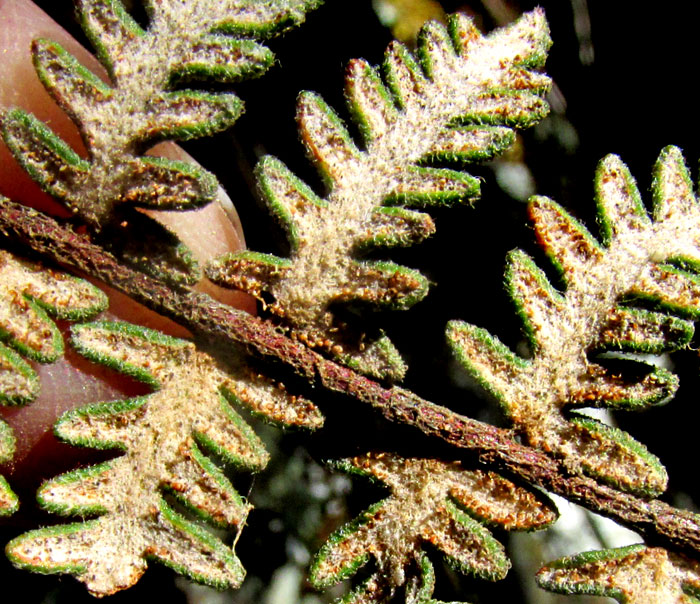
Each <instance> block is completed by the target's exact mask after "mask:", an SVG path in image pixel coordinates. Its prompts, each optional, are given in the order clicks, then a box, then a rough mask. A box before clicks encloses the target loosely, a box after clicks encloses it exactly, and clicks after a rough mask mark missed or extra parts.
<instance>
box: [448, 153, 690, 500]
mask: <svg viewBox="0 0 700 604" xmlns="http://www.w3.org/2000/svg"><path fill="white" fill-rule="evenodd" d="M653 191H654V213H653V218H652V217H650V216H649V215H648V214H647V212H646V210H645V209H644V206H643V205H642V203H641V199H640V196H639V192H638V190H637V187H636V184H635V183H634V180H633V179H632V176H631V175H630V174H629V171H628V170H627V168H626V167H625V165H624V164H623V163H622V162H621V161H620V160H619V158H617V157H614V156H610V157H608V158H606V159H605V160H603V162H602V163H601V165H600V168H599V170H598V174H597V177H596V198H597V203H598V208H599V214H600V221H601V223H602V225H603V228H602V231H603V243H602V244H601V243H599V242H598V241H597V240H596V239H594V237H593V236H592V235H591V234H590V233H589V232H588V230H587V229H586V228H585V227H584V226H583V225H582V224H581V223H579V222H578V221H577V220H575V219H574V218H573V217H571V216H570V215H569V214H567V213H566V212H565V211H564V210H563V209H562V208H561V207H560V206H559V205H557V204H556V203H554V202H553V201H551V200H549V199H546V198H535V199H534V200H533V201H531V203H530V214H531V216H532V219H533V221H534V224H535V231H536V233H537V237H538V240H539V242H540V244H541V245H542V246H543V247H544V249H545V251H546V252H547V253H548V254H549V256H550V258H551V259H552V261H553V262H554V264H555V265H556V266H557V268H558V269H559V270H560V272H561V274H562V277H563V280H564V282H565V284H566V290H565V291H564V292H559V291H557V290H556V289H555V288H554V287H553V286H552V285H551V284H550V282H549V281H548V279H547V277H546V276H545V274H544V272H543V271H542V270H541V269H539V268H538V267H537V266H536V265H535V263H534V262H533V261H532V259H530V258H529V257H528V256H527V255H526V254H524V253H523V252H520V251H517V252H514V253H512V254H511V255H510V257H509V259H508V270H507V276H506V282H507V287H508V289H509V292H510V295H511V297H512V298H513V300H514V301H515V304H516V307H517V309H518V312H519V314H520V316H521V318H522V320H523V323H524V324H525V332H526V335H527V337H528V339H529V342H530V348H531V350H532V358H531V359H527V360H526V359H523V358H520V357H518V356H517V355H515V354H514V353H512V352H511V351H509V350H508V349H507V348H506V347H505V346H503V344H501V343H500V342H499V341H498V340H497V338H495V337H494V336H492V335H491V334H489V333H487V332H486V331H485V330H482V329H480V328H477V327H475V326H473V325H469V324H466V323H463V322H457V321H455V322H452V323H451V324H450V326H449V329H448V338H449V340H450V342H451V344H452V346H453V347H454V349H455V352H456V354H457V356H458V357H459V359H460V360H461V362H462V364H463V365H464V366H465V367H466V369H467V370H468V371H469V372H470V373H472V374H473V375H474V376H475V377H476V378H477V379H478V380H480V381H481V383H482V384H483V385H484V386H485V387H486V388H487V389H488V390H489V391H490V392H492V393H493V394H494V395H495V396H496V398H497V399H498V400H499V401H500V403H501V404H502V406H503V408H504V410H505V412H506V413H507V414H508V415H509V417H510V418H511V420H512V422H513V424H514V425H515V426H516V427H517V428H518V429H519V430H521V431H522V432H523V433H524V434H525V435H526V436H527V438H528V440H529V442H530V444H532V445H534V446H537V447H540V448H543V449H544V450H546V451H551V452H553V453H554V454H555V455H557V456H559V457H561V458H563V459H564V461H565V463H566V464H567V465H568V466H569V467H572V468H576V469H577V470H578V471H581V472H584V473H587V474H590V475H592V476H595V477H597V478H599V479H601V480H603V481H606V482H609V483H611V484H613V485H614V486H616V487H618V488H621V489H624V490H629V491H633V492H637V493H642V494H646V495H654V494H657V493H660V492H661V491H663V490H664V489H665V486H666V472H665V470H664V468H663V467H662V466H661V464H660V462H659V460H658V459H657V458H656V457H655V456H653V455H652V454H650V453H649V452H648V451H647V450H646V448H645V447H644V446H643V445H641V444H640V443H638V442H637V441H635V440H634V439H632V437H631V436H629V435H628V434H626V433H624V432H622V431H620V430H617V429H615V428H611V427H609V426H606V425H604V424H601V423H600V422H597V421H595V420H592V419H590V418H587V417H584V416H580V415H575V414H567V415H564V413H563V409H564V408H565V407H586V406H597V407H610V408H614V409H643V408H647V407H649V406H650V405H654V404H658V403H660V402H664V401H666V400H667V399H668V398H669V397H671V396H672V395H673V393H674V392H675V390H676V388H677V378H676V377H675V376H674V375H672V374H671V373H669V372H668V371H666V370H663V369H659V368H653V367H646V368H641V371H640V370H639V368H638V371H637V372H631V373H629V374H628V373H625V371H624V370H623V371H620V369H619V367H618V366H611V365H606V361H603V360H598V357H595V356H594V354H595V353H598V352H600V351H604V350H628V351H636V352H645V351H649V350H653V351H655V352H659V351H662V350H671V349H673V348H675V347H679V346H683V345H684V343H687V342H688V340H689V337H690V335H691V334H692V324H690V323H689V322H687V321H685V320H683V319H682V318H678V317H677V315H681V316H683V315H685V316H688V317H695V316H697V315H698V313H699V312H700V304H699V302H698V300H700V298H699V297H698V294H699V293H700V289H699V287H700V278H698V277H697V275H696V274H695V273H694V272H693V271H692V270H691V271H689V270H683V269H681V268H678V266H679V264H678V263H679V262H680V261H682V262H684V266H693V265H694V264H696V263H697V261H698V259H699V258H700V248H699V247H698V246H697V239H696V237H695V235H694V233H697V229H698V228H700V206H699V205H698V202H697V200H696V198H695V196H694V194H693V191H692V184H691V182H690V179H689V176H688V172H687V169H686V167H685V165H684V163H683V158H682V156H681V154H680V151H679V150H678V149H676V148H673V147H669V148H667V149H665V150H664V151H663V152H662V154H661V157H660V158H659V160H658V163H657V166H656V174H655V179H654V186H653ZM639 301H643V302H644V303H645V304H654V305H655V306H656V307H657V308H658V310H657V311H650V310H648V309H644V308H637V307H636V304H638V302H639ZM671 325H674V326H675V327H673V328H671V331H669V327H670V326H671ZM678 334H685V335H684V336H683V337H681V338H675V335H678ZM607 363H609V361H607ZM627 371H629V366H628V370H627Z"/></svg>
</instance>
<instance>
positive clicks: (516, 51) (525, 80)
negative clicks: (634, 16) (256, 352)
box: [207, 11, 550, 379]
mask: <svg viewBox="0 0 700 604" xmlns="http://www.w3.org/2000/svg"><path fill="white" fill-rule="evenodd" d="M549 43H550V41H549V36H548V30H547V26H546V23H545V20H544V15H543V14H542V12H541V11H535V12H533V13H531V14H529V15H526V16H524V17H523V18H521V19H520V20H519V21H518V22H517V23H516V24H514V25H512V26H510V27H508V28H505V29H502V30H499V31H496V32H494V33H492V34H490V35H488V36H482V35H481V34H480V33H479V32H478V31H477V29H476V27H475V26H474V25H473V24H472V23H471V21H470V20H469V19H468V18H467V17H465V16H462V15H456V16H454V17H453V18H452V20H451V24H450V29H449V32H448V30H447V29H446V28H444V27H443V26H441V25H438V24H436V23H433V24H430V25H428V26H426V27H425V28H424V30H423V33H422V36H421V39H420V42H419V47H418V54H419V60H420V64H419V63H418V62H417V59H415V58H414V57H413V56H412V55H411V53H410V52H409V51H408V50H407V49H406V48H405V47H404V46H403V45H401V44H399V43H394V44H392V45H391V46H390V47H389V49H388V50H387V53H386V60H385V68H386V77H385V78H382V77H381V76H380V75H379V73H378V71H377V70H376V69H375V68H373V67H371V66H370V65H368V64H367V63H366V62H364V61H361V60H355V61H352V62H351V63H350V65H349V67H348V75H347V79H346V96H347V98H348V103H349V106H350V110H351V112H352V114H353V116H354V118H355V121H356V123H357V124H358V126H359V128H360V131H361V133H362V138H363V147H360V146H359V145H358V144H357V143H356V142H355V141H354V140H353V139H352V137H351V135H350V133H349V132H348V130H347V128H346V127H345V126H344V124H343V123H342V121H341V119H340V117H339V116H338V115H337V114H336V113H335V112H334V111H333V109H331V108H330V107H329V106H328V105H327V104H326V103H325V102H324V101H323V99H321V98H320V97H319V96H318V95H315V94H312V93H308V92H307V93H302V94H301V95H300V97H299V101H298V108H297V120H298V123H299V131H300V133H301V137H302V140H303V142H304V145H305V146H306V149H307V152H308V154H309V156H310V158H311V160H312V162H313V163H314V164H315V166H316V168H317V169H318V171H319V172H320V174H321V176H322V177H323V179H324V181H325V182H326V184H327V187H328V191H329V192H328V195H327V196H326V198H324V199H322V198H320V197H319V196H318V195H316V194H315V193H314V192H313V191H312V190H311V189H310V188H309V187H308V186H307V185H306V184H305V183H303V182H302V181H301V180H300V179H298V178H297V177H296V176H295V175H294V174H292V173H291V172H290V171H289V170H288V169H287V168H286V167H285V166H284V164H282V163H281V162H280V161H279V160H277V159H273V158H269V157H268V158H264V159H263V160H262V161H261V162H260V163H259V164H258V166H257V176H258V184H259V189H260V193H261V195H262V197H263V199H264V201H265V202H266V203H267V205H268V207H269V209H270V211H271V213H272V214H273V215H274V216H275V217H277V218H278V219H279V221H280V222H281V223H282V225H283V227H284V228H285V230H286V231H287V235H288V238H289V242H290V244H291V257H290V258H289V259H274V258H272V257H270V256H266V257H264V258H263V257H257V258H256V259H255V262H251V261H252V258H251V256H250V254H248V253H239V254H232V255H228V256H225V257H222V258H220V259H218V260H217V261H216V262H214V263H212V264H211V265H210V267H209V269H208V271H207V272H208V275H209V276H210V278H212V279H213V280H214V281H216V282H217V283H219V284H222V285H228V286H231V287H236V288H238V289H242V290H244V291H247V292H249V293H251V294H253V295H255V296H257V297H259V298H260V299H261V300H262V301H263V303H264V304H265V305H266V306H269V308H270V310H271V311H272V312H274V313H275V314H277V315H279V316H282V317H283V319H284V322H286V324H288V325H289V326H291V327H292V328H293V330H295V332H296V333H297V334H300V335H301V337H303V338H304V341H306V342H309V344H310V345H312V346H317V347H321V348H324V349H326V350H328V351H330V352H332V353H334V354H335V355H337V356H338V357H339V358H340V359H342V360H343V362H345V363H347V364H349V365H350V366H352V367H355V368H357V369H359V370H361V371H363V372H366V373H369V374H371V375H374V376H377V377H386V378H392V379H398V378H400V377H402V375H403V373H404V371H405V366H404V364H403V362H402V361H401V359H400V356H399V355H398V353H397V351H396V349H395V348H394V347H393V345H392V344H391V343H390V342H389V340H388V339H387V338H386V337H381V336H377V335H376V334H368V333H364V334H361V335H359V336H358V335H356V334H354V335H353V334H351V332H350V329H348V328H347V325H345V324H344V323H343V321H342V320H341V319H340V318H339V317H338V316H337V315H336V314H335V313H334V310H333V306H334V305H337V304H338V303H343V304H354V305H360V306H367V305H369V306H375V307H376V306H379V307H385V308H395V309H404V308H408V307H410V306H411V305H413V304H415V303H416V302H418V301H419V300H420V299H421V298H423V297H424V296H425V294H426V293H427V290H428V280H427V279H426V278H425V277H424V276H422V275H421V274H420V273H418V272H416V271H414V270H411V269H408V268H404V267H400V266H398V265H394V264H390V263H387V262H382V263H377V262H373V263H371V262H369V261H367V260H363V259H362V257H361V256H362V253H363V252H366V251H367V250H368V249H373V248H384V247H391V246H397V245H402V246H408V245H413V244H415V243H418V242H420V241H422V240H423V239H425V238H426V237H428V236H429V235H430V234H432V232H433V231H434V228H435V227H434V224H433V221H432V220H431V218H430V217H429V216H428V215H427V214H423V213H420V212H417V211H415V210H412V209H408V207H409V206H431V205H433V206H434V205H449V204H452V203H456V202H461V201H465V200H471V199H474V198H475V197H476V196H477V195H478V192H479V182H478V180H477V179H476V178H474V177H472V176H470V175H469V174H467V173H466V172H463V171H461V170H455V169H445V168H436V167H432V166H430V165H426V164H429V163H430V162H431V161H435V160H438V161H440V162H445V161H448V162H452V163H458V164H459V163H461V162H464V161H474V160H481V159H485V158H488V157H491V156H493V155H495V154H497V153H500V152H502V151H503V150H504V149H505V148H506V147H507V146H508V145H509V144H510V143H511V142H512V140H513V136H514V135H513V130H512V128H514V127H527V126H529V125H531V124H532V123H534V122H535V121H537V120H538V119H540V118H542V117H543V116H544V115H545V114H546V112H547V105H546V103H545V102H544V100H543V99H542V96H543V94H544V92H545V91H546V90H547V89H548V87H549V79H548V78H547V77H546V76H544V75H541V74H539V73H537V72H536V71H534V70H533V68H535V67H538V66H541V65H542V63H543V61H544V57H545V54H546V51H547V48H548V47H549ZM396 206H405V207H396ZM271 300H272V301H271ZM360 331H361V330H360Z"/></svg>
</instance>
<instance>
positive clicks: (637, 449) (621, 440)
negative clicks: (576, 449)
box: [569, 413, 668, 497]
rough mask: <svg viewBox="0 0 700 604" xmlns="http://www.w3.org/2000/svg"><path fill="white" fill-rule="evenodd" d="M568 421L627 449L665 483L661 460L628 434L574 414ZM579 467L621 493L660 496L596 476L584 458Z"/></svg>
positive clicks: (665, 477)
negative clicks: (621, 491)
mask: <svg viewBox="0 0 700 604" xmlns="http://www.w3.org/2000/svg"><path fill="white" fill-rule="evenodd" d="M569 421H570V422H571V423H573V424H577V425H579V426H582V427H584V428H586V429H587V430H590V431H591V432H593V433H597V434H600V435H602V436H603V437H608V438H609V439H610V440H612V441H614V442H616V443H617V444H619V445H620V446H622V447H623V448H625V449H627V450H628V451H631V452H632V453H633V454H635V455H636V456H637V457H639V458H640V459H641V461H642V462H643V463H645V464H647V465H648V466H649V467H650V468H651V469H652V470H653V471H655V472H657V473H658V475H659V477H660V478H661V479H662V482H664V483H665V482H666V480H667V479H668V474H667V472H666V468H664V466H663V464H662V463H661V460H660V459H659V458H658V457H656V455H654V454H653V453H651V452H650V451H649V450H648V449H647V448H646V447H645V446H644V445H643V444H642V443H640V442H639V441H638V440H635V439H634V438H632V436H631V435H630V434H629V433H628V432H625V431H624V430H620V429H619V428H614V427H612V426H608V425H607V424H603V423H602V422H599V421H598V420H595V419H593V418H590V417H587V416H584V415H579V414H576V413H572V414H571V417H570V418H569ZM581 467H582V468H583V469H584V471H585V472H586V473H588V474H589V475H591V476H593V477H594V478H597V479H599V480H601V481H602V482H604V483H606V484H608V485H611V486H613V487H615V488H618V489H621V490H623V491H628V492H636V493H643V494H644V495H646V496H649V497H656V496H657V495H659V494H660V491H656V490H653V489H646V488H643V487H641V486H638V485H635V484H630V485H625V484H622V483H619V482H617V481H615V480H613V479H612V478H611V477H609V476H606V475H603V474H598V473H597V472H595V471H593V470H592V469H591V468H590V467H589V466H588V464H587V463H586V459H585V458H584V459H583V460H582V463H581Z"/></svg>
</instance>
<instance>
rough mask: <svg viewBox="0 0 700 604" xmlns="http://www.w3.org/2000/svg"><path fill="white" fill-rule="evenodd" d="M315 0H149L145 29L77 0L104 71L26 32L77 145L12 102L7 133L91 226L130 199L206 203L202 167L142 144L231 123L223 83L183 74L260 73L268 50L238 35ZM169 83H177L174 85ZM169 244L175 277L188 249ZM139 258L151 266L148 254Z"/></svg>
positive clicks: (104, 0) (233, 111) (158, 205)
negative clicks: (202, 85)
mask: <svg viewBox="0 0 700 604" xmlns="http://www.w3.org/2000/svg"><path fill="white" fill-rule="evenodd" d="M317 4H318V0H275V1H274V2H264V3H260V2H258V3H251V2H246V1H245V0H226V1H224V2H218V1H213V0H195V1H193V2H188V3H187V4H186V5H185V4H183V3H181V2H177V1H173V0H168V1H165V2H152V1H148V2H146V5H147V9H148V13H149V26H148V28H147V29H146V30H144V29H142V28H141V27H140V26H139V25H138V24H137V23H136V22H135V21H134V20H133V18H132V17H131V16H130V15H129V14H128V12H127V11H126V10H125V8H124V6H123V5H122V3H121V2H120V1H119V0H80V1H79V2H78V12H79V16H80V20H81V23H82V26H83V28H84V30H85V32H86V34H87V35H88V37H89V38H90V39H91V41H92V42H93V44H94V46H95V48H96V49H97V53H98V57H99V58H100V60H101V61H102V63H103V65H104V66H105V68H106V69H107V71H108V72H109V76H110V81H109V83H106V82H104V81H102V80H101V79H100V78H99V77H97V76H96V75H94V74H93V73H92V72H90V71H89V70H88V69H86V68H85V67H83V66H82V65H81V64H80V63H79V61H78V60H77V59H76V58H75V57H73V56H72V55H71V54H70V53H68V52H67V51H66V50H65V49H64V48H63V47H61V45H60V44H58V43H56V42H52V41H49V40H44V39H39V40H35V41H34V43H33V45H32V54H33V58H34V64H35V66H36V70H37V74H38V76H39V78H40V80H41V81H42V83H43V84H44V86H45V87H46V89H47V90H48V91H49V92H50V93H51V95H52V96H53V97H54V98H55V100H56V101H57V102H58V104H59V105H60V106H61V107H62V108H63V109H64V110H65V111H66V112H67V113H68V115H69V116H70V117H71V119H72V120H73V121H74V122H75V123H76V125H77V126H78V128H79V129H80V133H81V136H82V139H83V142H84V144H85V148H86V150H87V157H86V158H83V157H80V156H79V155H78V154H77V153H76V152H75V151H74V150H73V149H71V148H70V147H69V146H68V145H67V144H66V143H65V142H64V141H63V140H61V139H60V137H59V136H57V135H56V134H55V133H54V132H52V131H51V130H50V129H49V128H48V127H47V126H45V125H44V124H42V123H41V122H39V121H38V120H37V119H36V118H35V117H34V116H32V115H31V114H28V113H26V112H24V111H23V110H21V109H13V110H11V111H8V112H7V113H6V114H5V115H4V116H3V118H2V133H3V137H4V139H5V142H6V143H7V146H8V147H9V148H10V150H11V151H12V153H13V155H14V156H15V158H16V159H17V161H18V162H19V163H20V164H21V165H22V166H23V167H24V168H25V169H26V170H27V171H28V172H29V174H30V175H31V176H32V178H33V179H34V180H35V181H36V182H37V183H39V185H40V186H41V187H42V188H43V189H44V190H45V191H47V192H48V193H49V194H51V195H52V196H53V197H55V198H56V199H57V200H59V201H61V202H62V203H63V204H64V205H65V206H66V207H67V208H68V209H70V210H71V211H72V212H73V213H74V214H76V215H77V216H79V217H80V218H81V219H82V220H83V221H85V222H87V223H88V224H90V225H92V226H93V227H95V228H96V229H97V230H99V229H101V228H102V227H104V226H105V225H106V224H107V223H110V222H116V214H117V213H119V214H120V215H119V222H124V220H125V219H126V218H125V216H126V217H127V218H128V219H131V217H132V214H131V213H127V214H126V215H122V214H123V213H124V212H125V211H126V210H125V208H128V207H131V206H139V207H147V208H155V209H180V210H182V209H189V208H194V207H198V206H201V205H203V204H207V203H209V202H210V201H212V200H213V199H214V196H215V195H216V191H217V181H216V178H215V177H214V176H213V175H212V174H210V173H209V172H207V171H206V170H204V169H203V168H201V167H199V166H197V165H194V164H191V163H186V162H182V161H175V160H169V159H163V158H157V159H156V158H153V157H146V156H144V152H145V151H146V150H147V149H148V148H149V147H151V146H153V145H154V144H155V143H157V142H159V141H162V140H166V139H167V140H186V139H190V138H194V137H201V136H207V135H210V134H213V133H215V132H218V131H220V130H222V129H225V128H227V127H229V126H230V125H231V124H233V122H235V121H236V119H237V118H238V117H239V115H240V114H241V112H242V106H243V104H242V102H241V101H240V100H239V99H238V98H237V97H236V96H235V95H234V94H233V93H230V92H224V93H215V94H213V93H206V92H202V91H200V90H196V89H185V90H183V89H181V88H182V85H183V84H184V83H190V82H192V81H197V80H202V79H207V80H211V79H215V80H218V81H224V82H234V81H238V80H240V79H243V78H249V77H253V76H256V75H259V74H261V73H262V72H264V71H266V70H267V69H268V68H269V67H270V66H271V65H272V62H273V54H272V52H271V51H270V50H269V49H268V48H266V47H265V46H264V45H262V44H260V43H259V42H255V41H254V40H252V39H247V40H244V39H241V38H240V36H241V35H246V36H249V37H257V38H262V37H265V36H268V35H271V34H273V33H275V32H278V31H280V30H283V29H286V28H287V27H289V26H292V25H295V24H297V23H299V22H300V21H302V20H303V18H304V15H305V13H306V11H308V10H310V9H312V8H314V7H315V6H316V5H317ZM176 84H177V85H178V87H179V88H180V89H178V90H173V87H174V86H175V85H176ZM120 208H121V209H120ZM142 220H143V219H142ZM129 221H130V220H129ZM151 222H152V221H151ZM137 226H138V225H137ZM149 228H150V227H149ZM149 228H145V229H143V233H148V231H149ZM111 236H114V234H111ZM151 237H154V235H152V234H151ZM119 239H120V242H121V240H122V239H123V238H122V237H119ZM136 239H137V240H138V239H139V237H138V236H137V237H136ZM132 255H133V256H134V257H136V258H138V257H139V256H143V255H145V253H144V251H143V250H141V251H140V252H135V253H133V254H132ZM172 256H173V258H172V263H173V264H174V266H175V267H177V271H179V272H180V273H182V274H180V275H178V276H175V277H174V278H176V279H179V280H183V279H185V280H186V279H188V278H191V277H192V276H191V275H189V272H190V271H191V270H193V269H194V268H195V264H194V263H193V261H192V259H191V258H190V257H189V256H188V255H187V254H186V253H184V251H182V250H173V252H172ZM143 268H144V270H150V271H154V270H155V268H154V267H153V266H149V265H148V263H146V264H145V265H144V267H143ZM175 275H177V273H175Z"/></svg>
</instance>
